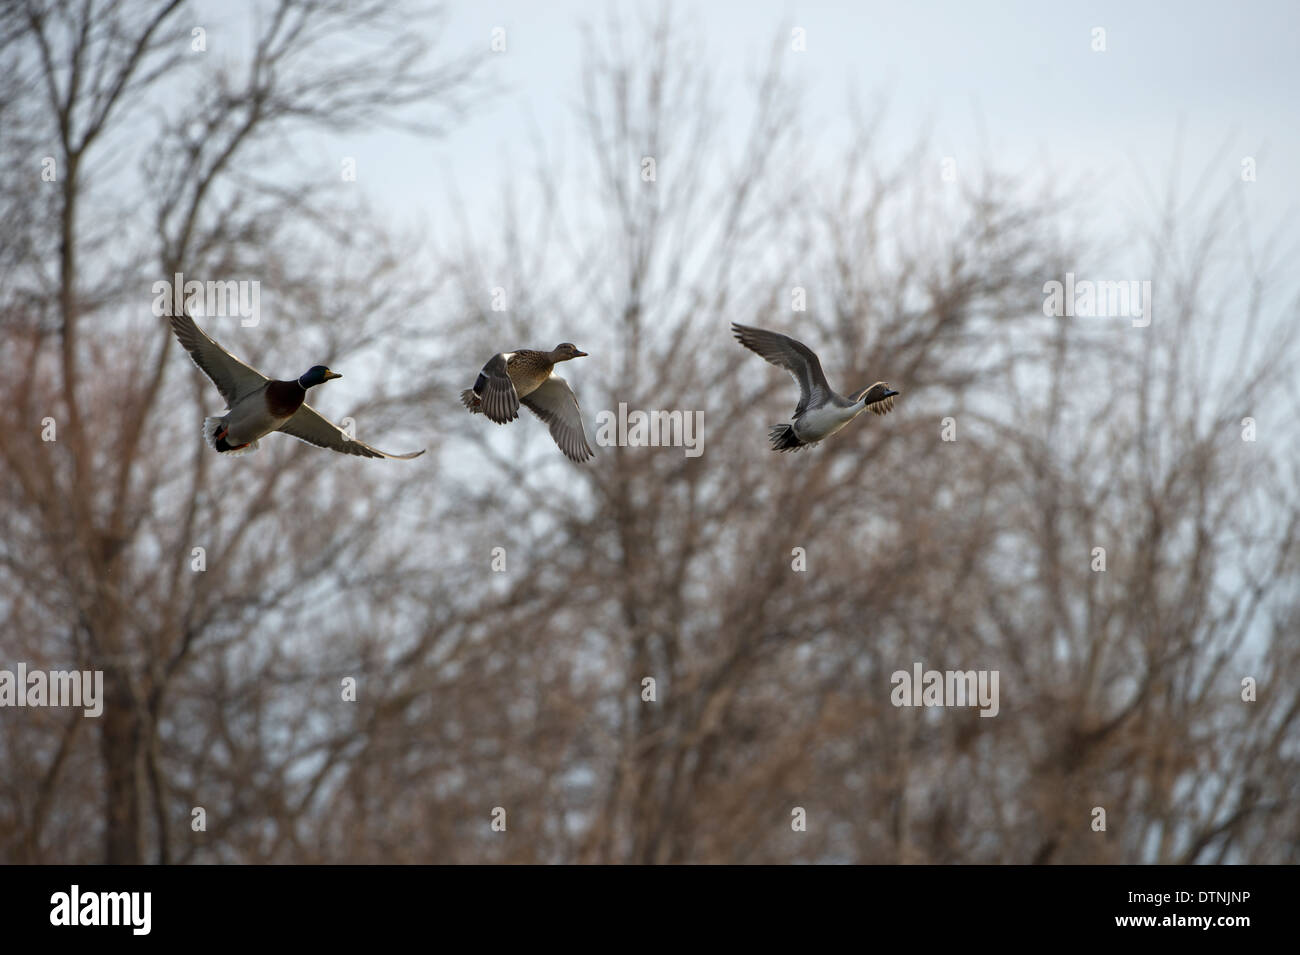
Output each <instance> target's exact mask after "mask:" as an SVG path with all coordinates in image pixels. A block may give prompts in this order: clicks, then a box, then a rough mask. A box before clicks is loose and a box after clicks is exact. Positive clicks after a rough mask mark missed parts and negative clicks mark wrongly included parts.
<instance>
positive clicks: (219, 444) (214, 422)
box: [203, 418, 257, 454]
mask: <svg viewBox="0 0 1300 955" xmlns="http://www.w3.org/2000/svg"><path fill="white" fill-rule="evenodd" d="M222 426H223V425H222V419H221V418H204V419H203V441H204V443H205V444H207V446H208V447H210V448H212V449H213V450H214V451H220V452H221V453H222V454H252V453H253V452H254V451H256V450H257V442H256V441H253V442H250V443H249V444H242V445H239V446H235V445H232V444H231V443H230V442H229V441H227V440H226V439H225V438H224V437H220V438H218V437H217V434H218V433H219V432H220V431H221V429H222Z"/></svg>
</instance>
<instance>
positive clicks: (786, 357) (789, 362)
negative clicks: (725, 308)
mask: <svg viewBox="0 0 1300 955" xmlns="http://www.w3.org/2000/svg"><path fill="white" fill-rule="evenodd" d="M731 330H732V331H733V332H734V333H735V335H736V341H738V342H740V344H742V345H744V346H745V347H746V348H748V349H749V350H750V351H752V352H754V353H755V354H757V355H759V356H761V357H762V358H764V359H765V360H767V361H769V362H771V363H772V364H773V365H776V366H777V367H778V368H784V369H785V370H786V371H788V372H789V373H790V374H792V375H793V376H794V380H795V381H796V382H798V383H799V406H798V407H797V408H795V409H794V416H795V417H796V418H797V417H798V416H799V415H801V414H803V413H804V410H805V409H806V408H808V407H814V408H815V407H817V406H818V405H821V404H824V403H825V402H826V401H827V399H829V398H830V396H831V395H832V394H834V392H833V391H831V386H830V385H829V384H827V382H826V375H825V373H824V372H823V371H822V363H821V362H820V361H818V359H817V356H816V355H815V354H814V353H813V350H812V349H811V348H809V347H808V346H807V345H805V344H804V343H803V342H798V341H795V340H794V339H793V338H791V337H790V336H789V335H782V334H781V333H780V332H769V331H767V330H766V329H762V328H753V327H752V326H749V325H741V324H740V323H739V322H732V323H731Z"/></svg>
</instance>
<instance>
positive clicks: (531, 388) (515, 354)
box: [460, 342, 593, 462]
mask: <svg viewBox="0 0 1300 955" xmlns="http://www.w3.org/2000/svg"><path fill="white" fill-rule="evenodd" d="M586 356H587V353H586V352H585V351H578V349H577V348H576V347H575V346H574V345H573V344H571V343H570V342H562V343H560V344H559V345H556V346H555V348H553V349H552V350H551V351H535V350H533V349H530V348H521V349H519V350H518V351H512V352H502V353H501V354H499V355H493V356H492V357H491V358H489V359H488V363H487V364H486V365H484V366H483V370H482V371H480V372H479V373H478V378H477V380H475V382H474V387H473V388H466V389H465V390H464V391H462V392H461V393H460V400H461V402H462V403H463V404H464V405H465V407H466V408H468V409H469V410H470V412H471V413H472V414H480V413H481V414H484V415H487V417H488V420H489V421H495V422H496V423H497V424H506V423H507V422H509V421H514V420H515V418H517V417H519V405H520V404H521V403H522V404H525V405H527V406H528V409H529V410H530V411H532V413H533V414H535V415H537V417H539V418H541V419H542V420H543V421H544V422H546V424H547V425H548V426H549V427H550V430H551V437H552V438H553V439H554V440H555V443H556V445H557V446H558V447H559V449H560V450H561V451H563V452H564V454H565V456H566V457H568V458H569V459H570V460H573V461H578V462H582V461H586V460H587V459H588V458H590V457H592V456H593V453H592V450H591V446H590V445H589V444H587V435H586V433H585V432H584V431H583V428H582V409H581V408H579V407H578V399H577V398H575V397H574V395H573V389H572V388H570V387H569V383H568V382H567V381H565V380H564V379H563V378H561V377H560V376H559V375H557V374H555V365H556V363H557V362H562V361H571V360H573V359H574V358H585V357H586Z"/></svg>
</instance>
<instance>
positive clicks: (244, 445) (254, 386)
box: [169, 312, 424, 460]
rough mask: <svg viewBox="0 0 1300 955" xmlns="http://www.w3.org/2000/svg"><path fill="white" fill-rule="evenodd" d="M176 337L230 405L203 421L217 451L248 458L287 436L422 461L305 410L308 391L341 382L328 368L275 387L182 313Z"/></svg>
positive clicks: (319, 444)
mask: <svg viewBox="0 0 1300 955" xmlns="http://www.w3.org/2000/svg"><path fill="white" fill-rule="evenodd" d="M169 321H170V322H171V326H172V331H173V332H174V333H175V335H176V338H177V339H178V340H179V341H180V343H181V344H182V345H183V346H185V350H186V351H188V352H189V353H190V358H192V359H194V364H196V365H198V366H199V369H200V370H201V371H202V372H203V373H204V374H205V375H207V376H208V377H209V378H211V379H212V383H213V384H214V385H216V386H217V391H219V392H221V397H223V398H225V399H226V413H225V414H224V415H220V416H218V417H212V418H205V419H204V420H203V438H204V440H205V441H207V443H208V445H209V446H211V447H212V448H213V449H214V450H216V451H219V452H222V453H226V454H249V453H251V452H253V451H256V450H257V447H258V445H257V441H258V439H259V438H261V437H264V436H265V435H268V434H270V433H271V432H272V431H283V432H284V433H285V434H290V435H293V436H294V437H295V438H297V439H298V440H300V441H306V442H307V443H308V444H314V445H316V446H317V447H321V448H328V449H329V450H331V451H338V452H340V453H342V454H355V455H358V456H359V457H363V458H400V459H401V460H409V459H411V458H418V457H419V456H420V455H422V454H424V452H423V451H412V452H410V453H409V454H388V453H386V452H384V451H380V450H379V449H378V448H372V447H371V446H370V445H368V444H366V443H365V442H364V441H357V440H356V439H354V438H349V437H348V436H347V434H345V433H344V431H343V429H342V428H340V427H339V426H338V425H336V424H334V422H332V421H330V420H329V419H328V418H325V417H323V416H322V415H321V414H320V412H318V411H317V410H316V409H315V408H313V407H312V406H311V405H309V404H307V402H306V398H307V390H308V389H309V388H315V387H316V386H317V385H323V384H324V383H325V382H327V381H333V380H334V379H335V378H342V377H343V376H342V375H340V374H338V373H337V372H333V371H330V370H329V369H328V368H326V367H325V366H324V365H313V366H312V367H311V368H309V369H308V370H307V371H306V372H304V373H303V374H302V375H301V376H300V377H298V378H294V379H290V380H288V381H273V380H272V379H270V378H268V377H267V376H266V375H264V374H262V373H261V372H260V371H258V370H257V369H255V368H251V367H250V366H248V365H245V364H244V363H243V362H242V361H240V360H239V359H238V358H236V357H235V356H234V355H232V354H230V352H228V351H226V350H225V349H224V348H222V347H221V346H220V345H218V344H217V343H216V342H215V341H213V340H212V339H211V338H209V337H208V335H207V334H206V333H205V332H204V331H203V330H202V329H201V328H199V326H198V325H196V324H195V323H194V319H192V318H190V317H189V315H187V314H185V313H184V312H182V313H181V314H179V315H172V316H170V318H169Z"/></svg>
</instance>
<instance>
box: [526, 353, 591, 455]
mask: <svg viewBox="0 0 1300 955" xmlns="http://www.w3.org/2000/svg"><path fill="white" fill-rule="evenodd" d="M523 402H524V404H526V405H527V406H528V410H529V411H531V412H532V413H533V414H535V415H537V417H539V418H541V419H542V420H543V421H545V422H546V424H547V426H548V427H549V428H550V429H551V437H552V438H553V439H554V440H555V443H556V445H558V446H559V449H560V450H561V451H563V452H564V455H565V457H567V458H568V459H569V460H571V461H577V462H578V463H579V464H581V463H582V462H583V461H586V460H587V459H588V458H591V457H594V456H595V455H594V453H593V452H592V450H591V446H590V445H589V444H587V435H586V434H585V433H584V432H583V430H582V409H581V408H579V407H578V399H577V398H576V397H574V394H573V389H571V388H570V387H569V383H568V382H567V381H565V380H564V379H563V378H561V377H560V376H559V375H551V377H549V378H547V379H546V380H545V381H544V382H542V383H541V385H539V386H538V387H537V388H536V389H534V390H533V391H531V392H529V393H528V395H527V396H526V397H525V398H524V399H523Z"/></svg>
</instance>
